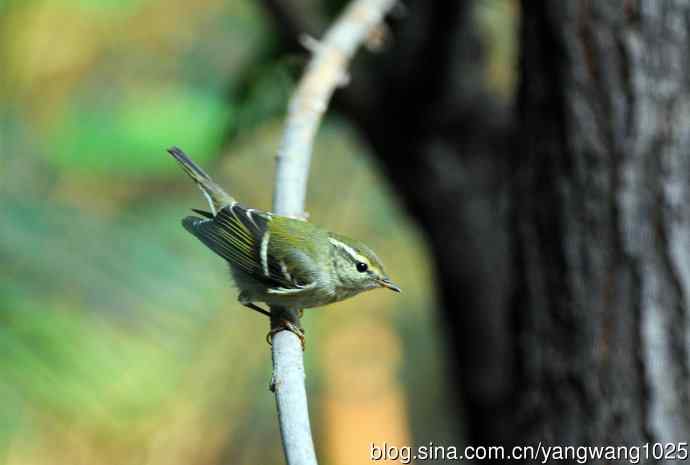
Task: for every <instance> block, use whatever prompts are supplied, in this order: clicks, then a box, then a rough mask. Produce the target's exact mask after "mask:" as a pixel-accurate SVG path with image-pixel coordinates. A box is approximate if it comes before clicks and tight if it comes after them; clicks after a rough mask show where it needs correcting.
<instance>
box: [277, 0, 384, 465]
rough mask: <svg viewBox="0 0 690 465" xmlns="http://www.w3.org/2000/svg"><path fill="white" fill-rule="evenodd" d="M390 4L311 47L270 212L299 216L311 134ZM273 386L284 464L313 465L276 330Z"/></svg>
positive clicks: (293, 362) (302, 398) (356, 10)
mask: <svg viewBox="0 0 690 465" xmlns="http://www.w3.org/2000/svg"><path fill="white" fill-rule="evenodd" d="M395 1H396V0H353V1H352V2H351V3H350V4H349V5H348V7H347V8H346V10H345V11H344V12H343V13H342V15H341V16H340V17H339V18H338V19H337V20H336V22H335V23H334V24H333V26H332V27H331V28H330V29H329V30H328V32H327V33H326V35H325V37H324V39H323V40H322V41H321V42H319V43H318V45H316V46H314V47H313V48H314V49H313V50H312V52H313V56H312V59H311V61H310V62H309V65H308V66H307V69H306V71H305V74H304V76H303V77H302V80H301V81H300V83H299V85H298V87H297V89H296V90H295V93H294V95H293V97H292V100H291V102H290V106H289V108H288V116H287V121H286V125H285V131H284V135H283V140H282V143H281V147H280V150H279V153H278V157H277V167H276V179H275V193H274V197H273V206H274V211H275V212H276V213H277V214H279V215H285V216H292V217H296V218H299V217H303V215H304V213H303V211H304V199H305V196H306V190H307V178H308V175H309V162H310V159H311V153H312V146H313V141H314V136H315V134H316V130H317V129H318V127H319V124H320V122H321V117H322V116H323V114H324V112H325V110H326V107H327V106H328V103H329V101H330V98H331V95H332V94H333V92H334V90H335V89H336V88H337V87H338V86H340V85H342V83H343V78H344V76H347V71H346V68H347V64H348V62H349V60H350V58H351V57H352V55H353V54H354V52H355V50H356V49H357V48H358V47H359V46H360V45H361V44H362V43H363V42H365V41H366V39H367V37H368V35H369V32H370V31H371V30H372V28H374V27H375V26H376V25H377V24H379V23H380V22H381V20H382V19H383V16H384V15H385V14H386V13H387V12H388V11H389V10H390V9H391V8H392V7H393V6H394V4H395ZM271 310H272V312H274V314H275V315H276V317H275V318H272V320H271V326H272V328H274V329H275V328H276V327H277V324H278V321H279V320H280V319H286V320H288V321H291V322H293V323H294V324H297V325H299V317H298V316H297V314H296V312H288V311H286V310H285V309H281V308H273V309H271ZM272 342H273V349H272V350H273V381H272V388H273V391H274V392H275V396H276V404H277V407H278V418H279V421H280V432H281V436H282V440H283V449H284V451H285V457H286V460H287V463H288V465H315V464H316V463H317V462H316V454H315V453H314V444H313V441H312V438H311V428H310V426H309V413H308V409H307V395H306V390H305V386H304V376H305V375H304V360H303V355H302V347H301V344H300V340H299V338H298V337H297V336H296V335H295V334H294V333H292V332H290V331H281V332H279V333H277V334H275V335H274V336H273V338H272Z"/></svg>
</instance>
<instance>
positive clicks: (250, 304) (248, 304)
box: [241, 302, 271, 318]
mask: <svg viewBox="0 0 690 465" xmlns="http://www.w3.org/2000/svg"><path fill="white" fill-rule="evenodd" d="M241 303H242V305H244V306H245V307H247V308H251V309H252V310H254V311H255V312H259V313H261V314H262V315H266V316H267V317H269V318H271V312H269V311H268V310H264V309H263V308H261V307H259V306H258V305H256V304H254V303H251V302H241Z"/></svg>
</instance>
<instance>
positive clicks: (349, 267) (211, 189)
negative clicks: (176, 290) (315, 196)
mask: <svg viewBox="0 0 690 465" xmlns="http://www.w3.org/2000/svg"><path fill="white" fill-rule="evenodd" d="M168 152H169V153H170V155H172V156H173V157H174V158H175V159H176V160H177V161H178V162H179V163H180V165H181V166H182V168H183V169H184V170H185V172H186V173H187V174H188V175H189V177H191V178H192V179H193V180H194V181H195V182H196V183H197V185H198V186H199V188H200V189H201V192H202V193H203V194H204V196H205V197H206V199H207V200H208V204H209V208H210V210H211V211H210V212H206V211H201V210H194V211H195V212H196V213H198V214H199V215H201V216H202V217H203V218H200V217H196V216H188V217H187V218H185V219H184V220H182V225H183V226H184V227H185V229H187V231H189V232H190V233H192V234H193V235H194V236H196V237H197V238H198V239H199V240H200V241H201V242H203V243H204V244H205V245H206V246H207V247H208V248H210V249H211V250H212V251H214V252H215V253H216V254H218V255H220V256H221V257H223V258H224V259H225V260H227V261H228V263H229V264H230V271H231V274H232V277H233V279H234V281H235V284H236V285H237V287H238V289H239V290H240V294H239V296H238V300H239V302H240V303H241V304H243V305H245V306H247V307H249V308H251V309H253V310H256V311H258V312H260V313H263V314H266V315H269V316H270V312H268V311H267V310H264V309H263V308H261V307H259V306H257V305H256V302H263V303H265V304H267V305H269V306H279V307H283V308H287V309H294V310H301V309H304V308H311V307H319V306H323V305H328V304H330V303H333V302H337V301H339V300H343V299H347V298H348V297H352V296H354V295H356V294H359V293H360V292H364V291H368V290H370V289H375V288H380V287H385V288H387V289H391V290H393V291H395V292H400V288H399V287H398V286H396V285H395V284H394V283H393V282H392V281H391V280H390V279H389V278H388V275H386V273H385V272H384V270H383V265H382V264H381V261H380V260H379V258H378V257H377V256H376V254H375V253H374V252H373V251H372V250H371V249H369V247H367V246H366V245H364V244H362V243H361V242H359V241H356V240H353V239H349V238H347V237H345V236H341V235H339V234H335V233H332V232H328V231H326V230H324V229H322V228H320V227H318V226H315V225H313V224H311V223H308V222H306V221H302V220H299V219H294V218H289V217H285V216H279V215H275V214H273V213H270V212H263V211H259V210H255V209H253V208H246V207H243V206H242V205H240V204H239V203H237V201H236V200H235V199H234V198H233V197H231V196H230V195H229V194H227V193H226V192H225V191H224V190H223V189H221V188H220V187H219V186H218V185H217V184H216V183H215V182H214V181H213V180H212V179H211V177H210V176H209V175H208V174H206V173H205V172H204V171H203V170H202V169H201V168H200V167H199V166H198V165H197V164H196V163H194V162H193V161H192V160H191V159H190V158H189V157H188V156H187V155H186V154H185V153H184V152H183V151H182V150H180V149H179V148H177V147H173V148H170V149H169V150H168ZM287 329H289V330H291V331H293V332H295V333H297V335H298V336H300V338H301V339H303V337H302V334H301V330H299V329H298V328H294V327H291V325H287Z"/></svg>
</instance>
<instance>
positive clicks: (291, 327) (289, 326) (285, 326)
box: [266, 320, 304, 351]
mask: <svg viewBox="0 0 690 465" xmlns="http://www.w3.org/2000/svg"><path fill="white" fill-rule="evenodd" d="M281 331H290V332H291V333H293V334H294V335H296V336H297V337H298V338H299V341H300V343H301V344H302V351H304V329H302V328H300V327H299V326H297V325H296V324H294V323H292V322H291V321H288V320H280V321H279V322H278V325H277V326H275V327H274V328H271V330H270V331H269V332H268V334H266V342H268V345H270V346H272V345H273V342H272V341H273V336H274V335H276V334H278V333H279V332H281Z"/></svg>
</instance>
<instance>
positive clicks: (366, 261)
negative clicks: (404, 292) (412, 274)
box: [328, 233, 400, 293]
mask: <svg viewBox="0 0 690 465" xmlns="http://www.w3.org/2000/svg"><path fill="white" fill-rule="evenodd" d="M328 241H329V243H330V246H331V255H332V257H333V266H334V271H335V274H336V277H337V281H338V287H341V288H344V289H345V290H347V291H350V292H353V293H359V292H363V291H367V290H369V289H374V288H377V287H385V288H387V289H390V290H392V291H395V292H400V288H399V287H398V286H397V285H395V284H394V283H393V282H392V281H391V280H390V278H388V275H386V273H385V271H384V269H383V264H382V263H381V260H380V259H379V258H378V257H377V256H376V254H375V253H374V252H373V251H372V250H371V249H370V248H369V247H367V246H366V245H364V244H362V243H361V242H359V241H356V240H354V239H350V238H347V237H344V236H341V235H338V234H333V233H331V234H330V236H329V238H328Z"/></svg>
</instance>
